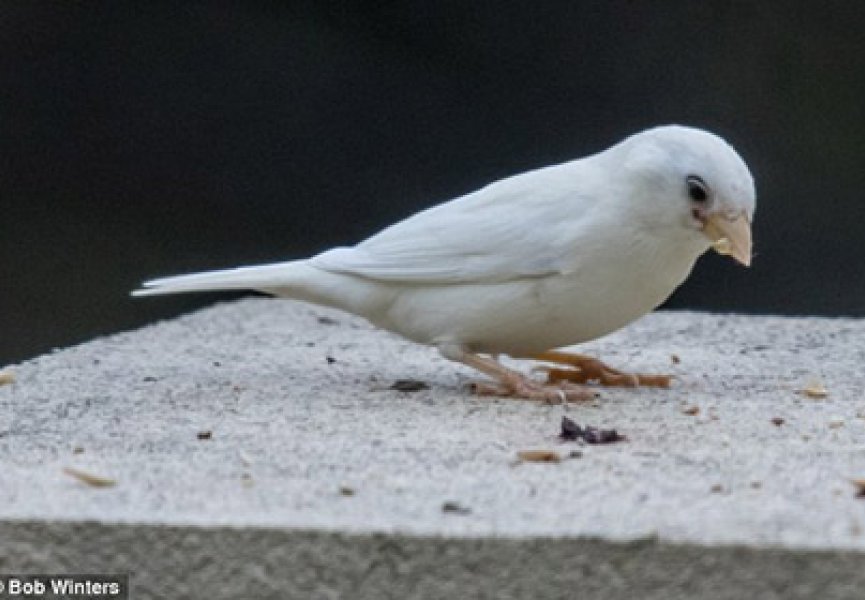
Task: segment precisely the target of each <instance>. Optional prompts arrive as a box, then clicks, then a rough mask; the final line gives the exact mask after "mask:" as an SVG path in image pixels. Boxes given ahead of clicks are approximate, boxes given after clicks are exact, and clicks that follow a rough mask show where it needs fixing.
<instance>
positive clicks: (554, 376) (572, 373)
mask: <svg viewBox="0 0 865 600" xmlns="http://www.w3.org/2000/svg"><path fill="white" fill-rule="evenodd" d="M532 358H534V359H535V360H540V361H544V362H551V363H556V364H559V365H567V366H568V367H571V368H564V369H561V368H554V367H539V369H540V370H542V371H545V372H546V374H547V383H550V384H552V383H560V382H562V381H570V382H574V383H589V382H597V383H599V384H600V385H607V386H618V387H637V386H645V387H658V388H668V387H670V381H671V380H672V378H673V377H672V375H647V374H645V373H625V372H623V371H619V370H618V369H614V368H612V367H609V366H607V365H605V364H604V363H602V362H601V361H599V360H598V359H596V358H592V357H591V356H585V355H583V354H570V353H568V352H560V351H558V350H550V351H548V352H542V353H541V354H538V355H537V356H533V357H532Z"/></svg>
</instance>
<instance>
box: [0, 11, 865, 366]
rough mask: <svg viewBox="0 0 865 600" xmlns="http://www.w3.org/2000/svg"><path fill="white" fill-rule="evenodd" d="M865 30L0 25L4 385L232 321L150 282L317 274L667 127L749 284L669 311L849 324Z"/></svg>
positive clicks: (634, 20) (457, 18) (723, 264)
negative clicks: (455, 200) (87, 354)
mask: <svg viewBox="0 0 865 600" xmlns="http://www.w3.org/2000/svg"><path fill="white" fill-rule="evenodd" d="M862 6H865V5H863V4H862V3H857V2H834V3H833V2H823V3H819V5H818V3H812V2H806V1H800V2H783V3H782V2H778V3H775V4H772V3H771V2H760V3H753V4H745V3H732V2H727V1H726V0H717V1H704V2H666V3H638V2H625V1H622V0H613V1H606V2H595V3H581V2H573V1H569V0H561V1H552V0H549V1H545V2H504V1H502V2H465V1H462V0H450V1H439V2H419V1H402V2H396V1H390V2H388V1H378V2H346V3H335V2H326V1H320V2H284V3H267V2H165V3H161V2H137V3H124V2H119V1H116V2H98V1H89V2H73V1H69V2H35V1H19V2H3V3H0V198H2V200H0V202H2V211H0V281H2V293H0V365H2V364H4V363H7V362H10V361H17V360H20V359H24V358H27V357H31V356H34V355H36V354H38V353H42V352H45V351H47V350H49V349H50V348H52V347H55V346H62V345H68V344H70V343H75V342H79V341H83V340H85V339H87V338H89V337H92V336H94V335H97V334H104V333H109V332H113V331H117V330H121V329H126V328H131V327H135V326H138V325H141V324H143V323H147V322H150V321H153V320H156V319H159V318H164V317H169V316H171V315H175V314H177V313H180V312H183V311H188V310H191V309H193V308H195V307H198V306H202V305H204V304H208V303H211V302H213V301H214V299H216V298H224V296H215V295H210V296H182V297H175V298H165V299H139V300H133V299H131V298H129V297H128V292H129V290H130V289H131V288H133V287H135V286H136V285H137V284H138V283H139V282H140V281H141V280H143V279H146V278H150V277H153V276H158V275H166V274H174V273H180V272H184V271H194V270H201V269H209V268H216V267H227V266H234V265H238V264H243V263H256V262H264V261H274V260H281V259H287V258H291V257H301V256H305V255H309V254H312V253H315V252H318V251H321V250H323V249H326V248H328V247H331V246H334V245H339V244H346V243H354V242H356V241H359V240H361V239H362V238H364V237H366V236H367V235H369V234H371V233H374V232H375V231H376V230H377V229H379V228H380V227H382V226H384V225H386V224H389V223H391V222H393V221H395V220H397V219H399V218H401V217H404V216H407V215H409V214H411V213H412V212H414V211H416V210H417V209H419V208H421V207H425V206H428V205H431V204H434V203H437V202H440V201H442V200H446V199H449V198H451V197H454V196H457V195H459V194H462V193H464V192H468V191H471V190H473V189H475V188H477V187H480V186H481V185H483V184H485V183H487V182H489V181H491V180H494V179H497V178H500V177H503V176H506V175H509V174H513V173H516V172H520V171H524V170H527V169H530V168H534V167H538V166H542V165H546V164H550V163H555V162H560V161H564V160H569V159H571V158H575V157H579V156H581V155H584V154H587V153H590V152H595V151H597V150H600V149H602V148H605V147H606V146H608V145H610V144H612V143H614V142H616V141H618V140H619V139H620V138H622V137H623V136H625V135H628V134H630V133H633V132H635V131H638V130H640V129H643V128H646V127H648V126H651V125H655V124H661V123H670V122H678V123H684V124H691V125H696V126H701V127H705V128H708V129H711V130H713V131H715V132H717V133H719V134H721V135H723V136H724V137H726V138H727V139H728V140H729V141H731V142H732V143H733V144H734V145H735V146H736V147H737V149H738V150H739V151H740V152H741V154H742V155H743V156H744V157H745V159H746V161H748V163H749V164H750V166H751V168H752V171H753V173H754V175H755V178H756V181H757V189H758V197H759V201H758V207H759V209H758V212H757V221H756V227H755V236H756V252H757V254H758V256H757V257H756V260H755V261H754V265H753V267H752V268H751V269H749V270H746V269H742V268H737V267H736V266H735V265H734V264H733V263H732V261H729V260H722V259H721V258H720V257H715V256H707V257H705V258H703V259H702V260H701V261H700V264H699V265H698V267H697V269H696V270H695V272H694V274H693V276H692V277H691V279H690V280H689V281H688V282H687V283H686V284H685V286H684V287H683V288H682V289H681V290H679V291H678V292H677V293H676V294H675V296H674V297H673V298H672V299H671V300H670V301H669V303H668V306H670V307H675V308H684V307H687V308H695V309H701V310H716V311H742V312H752V313H784V314H822V315H863V314H865V277H863V276H862V275H861V271H862V265H861V263H860V262H859V261H860V259H861V258H862V257H863V256H865V252H863V250H865V235H863V234H865V219H863V217H865V198H863V197H862V191H861V189H862V188H861V186H862V183H861V182H862V179H863V174H865V160H863V158H865V156H863V154H865V152H863V140H865V93H863V92H865V35H863V31H865V19H863V14H862V13H863V9H862V8H860V7H862Z"/></svg>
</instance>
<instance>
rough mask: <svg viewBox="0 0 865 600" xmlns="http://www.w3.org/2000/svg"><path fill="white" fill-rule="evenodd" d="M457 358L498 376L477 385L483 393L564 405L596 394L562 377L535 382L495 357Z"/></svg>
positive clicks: (461, 355)
mask: <svg viewBox="0 0 865 600" xmlns="http://www.w3.org/2000/svg"><path fill="white" fill-rule="evenodd" d="M449 358H450V356H449ZM454 360H458V361H459V362H461V363H463V364H465V365H468V366H470V367H472V368H474V369H477V370H478V371H480V372H481V373H484V374H486V375H489V376H490V377H492V378H493V379H495V382H489V383H486V382H481V383H475V384H474V386H473V389H474V392H475V393H476V394H478V395H481V396H506V397H514V398H526V399H529V400H541V401H543V402H549V403H553V404H562V403H565V402H580V401H585V400H591V399H593V398H594V397H595V395H596V394H595V392H593V391H592V390H590V389H588V388H586V387H585V386H582V385H578V384H575V383H572V382H570V381H565V380H562V381H558V382H555V383H541V382H539V381H534V380H532V379H530V378H529V377H527V376H526V375H523V374H522V373H519V372H518V371H514V370H512V369H508V368H507V367H505V366H504V365H502V364H501V363H500V362H498V361H496V360H494V359H492V358H484V357H482V356H479V355H477V354H474V353H471V352H465V351H461V352H460V353H459V355H458V356H457V357H456V358H454Z"/></svg>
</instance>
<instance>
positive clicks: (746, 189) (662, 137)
mask: <svg viewBox="0 0 865 600" xmlns="http://www.w3.org/2000/svg"><path fill="white" fill-rule="evenodd" d="M613 151H614V154H615V155H616V163H617V164H618V165H619V168H620V169H624V175H625V176H626V177H625V180H626V181H627V182H628V183H627V185H628V186H629V187H630V190H629V193H628V196H630V197H631V198H632V199H633V200H632V201H636V202H637V206H633V205H631V207H630V208H631V210H636V211H637V212H638V213H639V215H640V219H641V220H642V221H643V223H644V225H646V226H648V227H651V228H656V229H657V228H663V229H665V230H667V232H670V233H672V232H675V233H678V234H681V238H682V239H684V240H687V242H688V243H689V244H693V247H694V248H696V249H697V250H698V252H699V253H702V252H705V251H706V250H708V249H709V248H710V247H712V248H714V249H715V250H716V251H717V252H719V253H720V254H727V255H730V256H732V257H733V258H734V259H736V260H737V261H738V262H739V263H741V264H743V265H745V266H748V265H750V264H751V222H752V220H753V218H754V208H755V191H754V180H753V178H752V177H751V173H750V171H749V170H748V167H747V165H745V161H743V160H742V158H741V157H740V156H739V154H738V153H737V152H736V151H735V150H734V149H733V147H732V146H730V145H729V144H728V143H727V142H725V141H724V140H723V139H721V138H720V137H718V136H717V135H714V134H712V133H709V132H707V131H703V130H701V129H694V128H691V127H682V126H678V125H667V126H662V127H655V128H653V129H648V130H646V131H643V132H641V133H638V134H636V135H633V136H631V137H629V138H628V139H626V140H625V141H624V142H622V143H621V144H619V145H618V146H615V147H614V148H613ZM620 153H623V155H622V154H620ZM677 237H679V236H677Z"/></svg>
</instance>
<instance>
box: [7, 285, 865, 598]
mask: <svg viewBox="0 0 865 600" xmlns="http://www.w3.org/2000/svg"><path fill="white" fill-rule="evenodd" d="M863 340H865V323H863V322H862V321H857V320H845V319H781V318H769V317H738V316H719V315H708V314H696V313H659V314H654V315H650V316H649V317H647V318H645V319H643V320H642V321H640V322H639V323H637V324H635V325H633V326H632V327H630V328H629V329H627V330H625V331H622V332H619V333H617V334H615V335H613V336H610V337H608V338H605V339H604V340H600V341H598V342H596V343H593V344H588V345H585V346H584V347H583V348H582V349H583V350H584V351H587V352H591V353H596V354H598V355H600V356H602V357H603V358H604V359H605V360H607V361H608V362H611V363H613V364H616V365H620V366H623V367H627V368H630V369H635V370H643V371H668V372H669V371H671V372H673V373H675V374H677V375H678V377H679V380H678V381H677V383H676V385H675V387H674V389H672V390H667V391H663V390H623V389H620V390H604V391H603V394H602V399H601V400H600V401H599V402H598V403H595V404H591V405H578V406H569V407H564V408H563V407H561V406H542V405H538V404H532V403H526V402H519V401H511V400H497V399H493V400H489V399H478V398H473V397H471V396H469V395H468V394H466V393H465V391H464V390H463V389H462V384H463V383H465V382H466V381H467V380H468V379H470V378H472V377H474V375H473V374H471V373H470V372H468V371H466V370H464V369H461V368H459V367H456V366H454V365H453V364H451V363H447V362H446V361H444V360H442V359H439V358H438V357H437V356H436V355H435V353H434V352H433V351H432V350H430V349H427V348H423V347H419V346H415V345H412V344H409V343H407V342H403V341H401V340H399V339H397V338H395V337H393V336H390V335H389V334H386V333H383V332H380V331H376V330H373V329H372V328H371V327H369V326H367V325H366V324H365V323H363V322H362V321H359V320H357V319H354V318H351V317H348V316H346V315H343V314H340V313H336V312H332V311H327V310H324V309H319V308H314V307H308V306H305V305H301V304H296V303H292V302H287V301H277V300H268V299H248V300H243V301H239V302H235V303H231V304H225V305H219V306H216V307H214V308H211V309H208V310H204V311H201V312H199V313H196V314H193V315H189V316H187V317H183V318H180V319H177V320H175V321H172V322H167V323H162V324H158V325H155V326H152V327H148V328H145V329H142V330H140V331H136V332H132V333H126V334H120V335H116V336H112V337H109V338H104V339H99V340H95V341H93V342H91V343H88V344H85V345H82V346H79V347H76V348H71V349H68V350H63V351H60V352H57V353H54V354H52V355H49V356H44V357H41V358H38V359H36V360H33V361H29V362H27V363H24V364H22V365H18V366H16V367H13V368H12V370H13V371H14V372H15V375H16V382H15V383H14V384H12V385H6V386H3V387H0V450H2V452H3V456H4V468H3V469H2V471H0V571H7V572H9V571H12V572H14V571H22V570H26V571H31V572H33V571H43V572H44V571H80V570H88V571H111V570H129V571H132V572H133V573H134V575H133V578H132V581H133V585H134V587H135V589H136V590H137V591H138V595H137V596H136V597H143V598H146V597H167V596H172V595H173V596H175V597H206V598H230V597H240V596H244V595H245V596H247V597H256V598H258V597H269V596H273V597H303V598H309V597H314V598H339V597H352V598H364V597H370V598H373V597H374V598H386V597H394V598H397V597H398V598H407V597H417V598H427V597H430V598H433V597H445V596H449V597H470V596H471V597H491V598H492V597H496V598H507V597H513V598H518V597H559V596H562V597H564V596H573V595H574V594H576V595H579V596H580V597H582V598H606V597H617V596H621V597H640V598H678V597H682V598H685V597H701V598H742V597H761V598H763V597H765V598H772V597H778V598H799V597H801V598H813V597H817V596H822V597H831V598H844V597H850V598H854V597H857V598H858V597H861V595H862V590H863V589H865V581H863V579H865V575H863V573H865V552H863V550H865V533H863V528H865V499H861V498H857V497H856V495H855V491H856V490H855V487H854V486H853V485H852V483H851V482H850V479H851V478H855V477H865V451H863V447H865V445H863V443H865V419H863V417H865V403H863V400H862V396H861V390H862V388H863V384H865V375H863V373H862V371H861V365H862V364H863V359H865V343H863ZM673 355H675V356H676V357H677V358H678V362H676V363H675V364H674V362H673V360H672V358H671V357H672V356H673ZM524 366H527V365H524ZM407 378H412V379H418V380H422V381H424V382H426V383H427V384H428V385H429V386H430V387H429V389H425V390H421V391H417V392H412V393H408V392H399V391H395V390H391V389H389V387H390V385H391V384H392V383H393V382H394V381H396V380H398V379H407ZM817 379H819V380H820V382H821V383H822V384H823V385H824V386H825V388H826V390H827V391H828V396H827V397H826V398H812V397H809V396H807V395H804V394H802V393H800V390H802V389H803V388H806V387H808V386H809V385H810V384H811V382H812V380H817ZM695 407H696V408H695ZM563 414H567V416H569V417H570V418H571V419H573V420H574V421H576V422H578V423H580V424H590V425H598V426H603V427H615V428H616V429H618V430H619V431H620V432H622V433H624V434H625V435H627V436H628V441H627V442H623V443H618V444H611V445H603V446H584V447H583V446H578V445H577V444H575V443H573V442H567V443H566V442H561V441H559V440H558V439H557V437H556V436H557V433H558V431H559V422H560V420H561V417H562V415H563ZM773 420H774V422H773ZM776 423H778V424H776ZM206 432H209V433H210V439H199V438H200V437H205V438H206V437H207V435H201V436H200V435H199V434H205V433H206ZM527 449H549V450H554V451H557V452H559V453H561V454H562V455H567V454H568V453H570V452H571V451H574V450H579V451H580V452H581V453H582V457H581V458H572V459H567V460H563V461H562V462H560V463H558V464H525V463H524V464H520V465H516V464H515V458H516V454H517V452H519V451H521V450H527ZM67 466H71V467H75V468H78V469H81V470H84V471H87V472H91V473H94V474H99V475H103V476H106V477H110V478H112V479H114V480H116V485H114V486H112V487H105V488H95V487H91V486H88V485H85V484H83V483H82V482H80V481H78V480H76V479H74V478H72V477H69V476H68V475H66V474H64V473H63V472H62V469H63V467H67ZM445 503H454V504H455V505H456V506H457V507H458V508H461V509H466V510H458V511H446V510H443V505H444V504H445ZM208 586H209V587H208ZM636 589H640V590H641V592H640V594H638V595H636V596H633V595H631V596H629V594H633V593H634V590H636ZM257 590H261V593H258V591H257Z"/></svg>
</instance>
